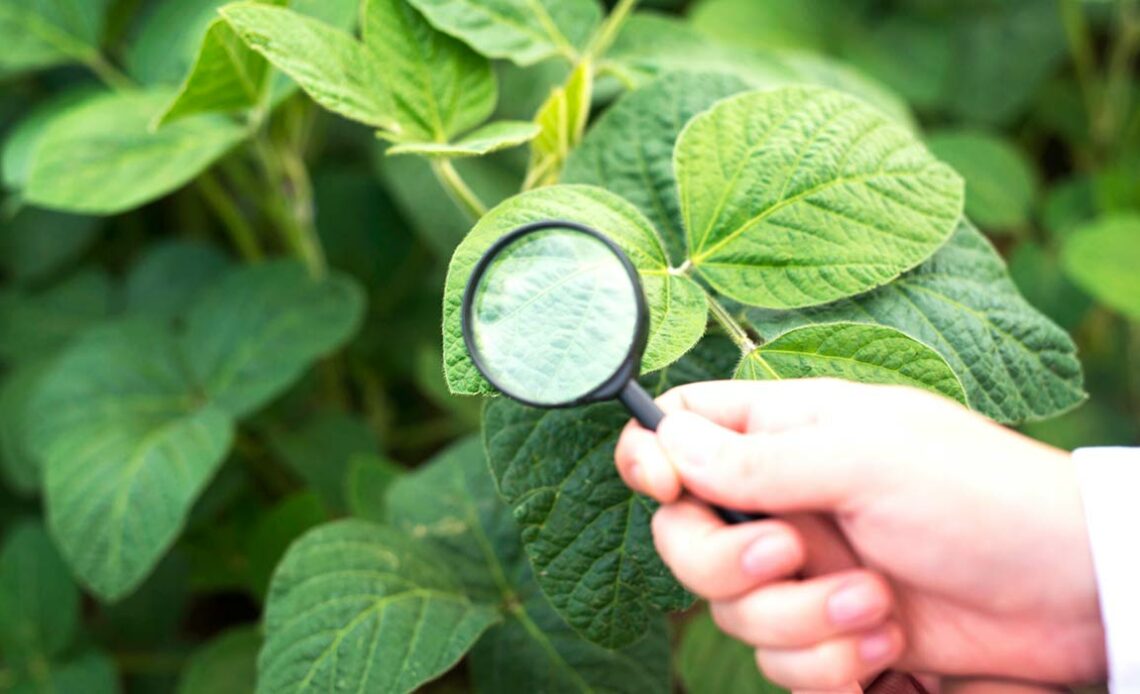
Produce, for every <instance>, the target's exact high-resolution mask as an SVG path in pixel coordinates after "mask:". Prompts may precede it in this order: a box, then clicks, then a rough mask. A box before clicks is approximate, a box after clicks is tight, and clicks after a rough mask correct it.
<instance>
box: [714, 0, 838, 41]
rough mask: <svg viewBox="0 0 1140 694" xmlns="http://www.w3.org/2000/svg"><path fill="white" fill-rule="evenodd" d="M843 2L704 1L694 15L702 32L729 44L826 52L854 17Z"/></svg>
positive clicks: (821, 0)
mask: <svg viewBox="0 0 1140 694" xmlns="http://www.w3.org/2000/svg"><path fill="white" fill-rule="evenodd" d="M849 8H850V4H849V3H847V2H844V1H843V0H797V2H786V1H785V0H703V1H702V2H699V3H697V4H696V7H695V8H693V11H692V14H691V21H692V23H693V26H694V27H695V28H696V29H697V30H698V31H700V32H702V33H704V34H706V35H708V36H710V37H713V38H715V39H717V40H718V41H723V42H726V43H730V44H735V45H738V46H743V47H747V48H762V49H766V50H767V49H773V48H775V49H806V50H811V51H816V52H819V53H822V52H824V51H825V50H827V49H828V48H829V43H830V42H831V41H832V40H833V38H834V36H833V35H834V34H835V28H836V27H837V26H838V25H839V24H840V22H841V21H843V20H842V19H841V18H848V17H850V15H851V14H852V12H851V11H850V9H849Z"/></svg>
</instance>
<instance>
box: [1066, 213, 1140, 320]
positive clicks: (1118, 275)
mask: <svg viewBox="0 0 1140 694" xmlns="http://www.w3.org/2000/svg"><path fill="white" fill-rule="evenodd" d="M1061 259H1062V263H1063V264H1064V266H1065V272H1067V273H1068V275H1069V277H1071V278H1072V279H1073V281H1074V282H1076V283H1077V284H1078V285H1079V286H1080V287H1081V288H1082V289H1084V290H1085V291H1087V292H1088V293H1090V294H1092V295H1093V296H1094V297H1096V298H1097V300H1099V301H1102V302H1104V303H1105V304H1107V305H1108V306H1110V307H1111V308H1113V309H1114V310H1116V311H1119V312H1121V313H1123V314H1124V315H1125V316H1128V317H1129V318H1131V319H1132V320H1136V321H1140V275H1138V274H1137V268H1138V267H1140V215H1136V214H1118V215H1114V216H1109V217H1104V218H1102V219H1099V220H1097V221H1095V222H1092V223H1091V224H1087V225H1085V226H1083V227H1080V228H1078V229H1077V230H1076V231H1074V232H1073V233H1072V234H1071V235H1069V237H1068V238H1067V239H1065V245H1064V248H1063V250H1062V252H1061Z"/></svg>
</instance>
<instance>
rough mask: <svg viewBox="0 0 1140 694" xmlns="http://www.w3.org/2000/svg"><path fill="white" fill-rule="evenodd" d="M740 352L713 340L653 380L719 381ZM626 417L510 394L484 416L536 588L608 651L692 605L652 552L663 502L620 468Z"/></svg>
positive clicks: (654, 383)
mask: <svg viewBox="0 0 1140 694" xmlns="http://www.w3.org/2000/svg"><path fill="white" fill-rule="evenodd" d="M738 357H739V352H738V351H737V350H736V349H735V348H734V347H733V346H732V345H731V343H728V342H727V340H715V339H714V340H706V341H705V342H702V344H701V345H700V346H699V347H698V348H697V349H696V350H694V351H693V352H692V353H690V354H689V355H688V356H686V357H685V358H684V359H682V360H681V361H679V362H678V363H677V364H675V365H674V366H672V367H670V368H669V369H667V370H666V371H665V372H663V373H662V374H661V375H659V376H654V377H652V380H651V382H649V386H650V388H651V390H653V391H663V390H664V389H666V388H668V387H669V386H672V385H678V384H680V383H688V382H692V381H698V380H702V381H703V380H714V379H722V378H725V377H727V376H728V375H729V374H731V372H732V368H733V366H734V365H735V363H736V360H737V358H738ZM643 381H647V382H648V381H649V379H643ZM628 420H629V413H628V412H626V411H625V410H624V409H623V408H622V407H621V406H619V405H615V404H609V403H606V404H601V405H592V406H590V407H585V408H576V409H572V410H540V409H531V408H527V407H523V406H522V405H519V404H517V403H514V402H512V401H510V400H507V399H506V398H497V399H494V400H490V401H488V403H487V406H486V408H485V410H484V420H483V421H484V424H483V435H484V445H485V446H486V450H487V457H488V459H489V460H490V463H491V471H492V473H493V474H494V476H495V479H496V482H497V484H498V487H499V492H500V493H501V494H502V496H503V498H504V499H505V500H506V501H507V503H508V504H509V505H510V506H511V507H512V508H513V509H514V515H515V519H516V520H517V521H518V523H519V525H520V526H521V527H522V539H523V544H524V545H525V547H526V552H527V555H528V556H529V558H530V562H531V565H532V566H533V568H534V573H535V575H536V577H537V580H538V583H539V585H540V586H542V590H543V592H545V593H546V595H547V597H548V598H549V600H550V602H551V604H552V605H553V607H554V608H555V609H556V610H557V611H558V613H559V614H560V615H561V616H562V618H563V619H564V620H566V622H568V623H569V624H570V625H571V626H572V627H573V628H574V629H575V630H576V631H577V632H578V633H580V634H582V635H583V636H584V637H586V638H587V639H589V640H590V641H593V642H594V643H597V644H599V645H602V646H605V647H607V648H618V647H622V646H626V645H628V644H631V643H634V642H635V641H637V639H639V638H640V637H641V636H642V635H643V634H644V633H645V632H646V630H648V629H649V628H650V627H651V624H652V623H653V621H654V620H655V619H656V617H655V615H656V613H657V612H658V611H671V610H677V609H681V608H684V607H686V606H687V605H688V603H689V602H690V597H689V596H688V595H687V594H686V593H685V591H684V590H682V589H681V587H680V586H679V585H678V584H677V583H676V581H674V579H673V577H672V576H671V575H670V574H669V570H668V569H667V568H666V567H665V566H664V564H662V563H661V560H660V559H659V558H658V557H657V554H656V553H655V552H654V550H653V540H652V537H651V534H650V529H649V520H650V517H651V516H652V514H653V511H654V510H655V509H656V504H655V503H653V502H652V501H651V500H649V499H647V498H645V497H641V496H638V495H635V494H634V493H633V492H631V491H630V490H629V488H628V487H626V486H625V484H623V483H622V481H621V478H620V477H619V476H618V474H617V471H616V469H615V468H614V462H613V455H614V446H615V444H616V442H617V438H618V434H619V433H620V432H621V428H622V426H623V425H624V424H625V423H626V422H627V421H628Z"/></svg>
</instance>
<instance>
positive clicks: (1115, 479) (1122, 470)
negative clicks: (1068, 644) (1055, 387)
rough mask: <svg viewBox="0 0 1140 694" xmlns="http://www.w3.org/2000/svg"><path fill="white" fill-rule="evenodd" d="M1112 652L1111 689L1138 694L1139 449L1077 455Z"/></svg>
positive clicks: (1098, 450)
mask: <svg viewBox="0 0 1140 694" xmlns="http://www.w3.org/2000/svg"><path fill="white" fill-rule="evenodd" d="M1073 462H1074V464H1075V465H1076V468H1077V478H1078V479H1079V480H1080V487H1081V500H1082V504H1083V506H1084V511H1085V521H1086V523H1087V525H1088V533H1089V545H1090V546H1091V548H1092V556H1093V565H1094V567H1095V569H1096V581H1097V588H1098V589H1099V592H1100V612H1101V618H1102V620H1103V621H1104V630H1105V638H1106V640H1107V647H1108V673H1109V688H1110V690H1111V691H1112V692H1114V693H1115V694H1125V693H1131V692H1140V552H1138V551H1137V547H1136V538H1137V534H1138V533H1140V504H1138V503H1137V502H1136V495H1137V492H1138V491H1140V449H1133V448H1082V449H1080V450H1078V451H1075V452H1074V453H1073Z"/></svg>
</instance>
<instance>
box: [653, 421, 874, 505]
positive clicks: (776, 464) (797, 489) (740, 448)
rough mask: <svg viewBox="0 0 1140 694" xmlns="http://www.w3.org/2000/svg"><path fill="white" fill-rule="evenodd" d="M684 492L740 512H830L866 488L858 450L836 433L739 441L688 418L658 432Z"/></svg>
mask: <svg viewBox="0 0 1140 694" xmlns="http://www.w3.org/2000/svg"><path fill="white" fill-rule="evenodd" d="M657 436H658V440H659V441H660V442H661V447H662V449H663V450H664V452H665V456H666V457H667V458H668V460H669V462H670V463H671V464H672V465H673V466H674V468H675V469H676V473H677V475H678V476H679V477H680V480H681V484H682V485H684V487H685V488H686V489H687V490H688V491H689V492H691V493H692V494H694V495H695V496H698V497H700V498H701V499H703V500H705V501H707V502H709V503H712V504H715V505H717V506H723V507H726V508H731V509H736V510H739V511H765V512H769V513H788V512H794V511H831V510H836V509H837V508H838V507H840V506H842V505H843V504H844V502H845V501H847V500H848V499H849V498H851V497H852V496H853V495H854V494H856V493H857V492H859V491H861V490H862V489H865V488H866V485H867V483H868V479H867V478H868V475H867V472H868V471H867V470H865V469H864V470H857V469H855V468H856V467H858V466H856V465H853V464H851V461H852V460H855V459H858V458H859V457H862V456H854V455H853V454H852V452H851V449H852V447H855V446H859V445H860V444H859V442H858V441H854V440H847V441H843V440H839V439H840V438H842V437H841V436H839V435H837V432H831V431H826V430H825V429H824V427H823V426H822V425H820V424H810V425H805V426H799V427H794V428H791V429H786V430H783V431H777V432H758V433H750V434H741V433H739V432H737V431H733V430H731V429H726V428H724V427H722V426H719V425H717V424H714V423H713V422H710V421H709V420H707V419H705V418H703V417H701V416H699V415H696V414H693V413H692V412H688V411H684V410H681V411H677V412H673V413H670V414H668V415H666V417H665V419H664V420H662V422H661V424H660V426H659V427H658V428H657Z"/></svg>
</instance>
